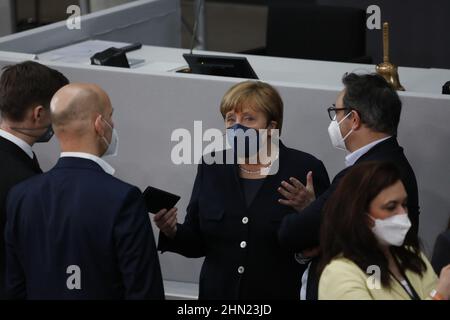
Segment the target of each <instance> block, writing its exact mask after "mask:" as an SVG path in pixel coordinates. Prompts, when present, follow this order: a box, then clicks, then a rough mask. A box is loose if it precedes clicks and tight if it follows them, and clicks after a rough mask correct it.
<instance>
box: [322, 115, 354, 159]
mask: <svg viewBox="0 0 450 320" xmlns="http://www.w3.org/2000/svg"><path fill="white" fill-rule="evenodd" d="M350 114H351V112H349V113H348V114H347V115H346V116H345V117H344V118H342V120H341V121H339V122H337V120H336V118H335V119H334V120H333V121H331V123H330V125H329V126H328V134H329V135H330V139H331V143H332V144H333V147H335V148H337V149H340V150H344V151H345V150H347V148H346V147H345V139H347V138H348V136H349V135H350V134H351V133H352V132H353V128H352V129H351V130H350V131H349V132H348V133H347V135H346V136H345V137H342V133H341V129H340V128H339V126H340V124H341V123H342V121H344V120H345V119H347V118H348V117H349V116H350Z"/></svg>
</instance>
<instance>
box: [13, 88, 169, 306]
mask: <svg viewBox="0 0 450 320" xmlns="http://www.w3.org/2000/svg"><path fill="white" fill-rule="evenodd" d="M112 112H113V110H112V107H111V102H110V100H109V98H108V96H107V94H106V93H105V92H104V91H103V90H102V89H100V88H99V87H97V86H95V85H89V84H72V85H67V86H65V87H64V88H62V89H61V90H59V91H58V92H57V93H56V94H55V96H54V97H53V99H52V102H51V116H52V122H53V127H54V130H55V134H56V136H57V138H58V140H59V142H60V145H61V149H62V153H61V158H60V159H59V161H58V163H57V164H56V166H55V167H54V168H52V169H51V170H50V171H49V172H47V173H45V174H42V175H40V176H37V177H33V178H31V179H29V180H27V181H25V182H22V183H20V184H18V185H16V186H15V187H14V188H13V189H12V190H11V192H10V194H9V196H8V200H7V223H6V232H5V233H6V262H7V267H6V287H7V290H8V293H9V294H10V296H11V297H12V298H16V299H24V298H26V299H163V298H164V289H163V284H162V277H161V270H160V265H159V260H158V256H157V252H156V246H155V239H154V237H153V231H152V228H151V223H150V219H149V216H148V213H147V210H146V208H145V204H144V201H143V198H142V194H141V192H140V191H139V189H138V188H136V187H134V186H132V185H129V184H127V183H125V182H122V181H121V180H119V179H117V178H114V177H113V176H112V174H113V173H114V169H113V168H112V167H111V166H110V165H109V164H108V163H107V162H106V161H105V160H103V159H102V158H100V157H102V156H104V155H114V154H116V153H117V146H118V144H117V143H118V138H117V133H116V131H115V129H114V123H113V122H112Z"/></svg>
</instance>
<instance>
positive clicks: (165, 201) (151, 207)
mask: <svg viewBox="0 0 450 320" xmlns="http://www.w3.org/2000/svg"><path fill="white" fill-rule="evenodd" d="M143 195H144V199H145V203H146V205H147V209H148V211H149V212H151V213H153V214H155V213H158V211H160V210H162V209H167V210H170V209H172V208H173V207H175V205H176V204H177V202H178V201H179V200H180V199H181V197H180V196H177V195H176V194H173V193H170V192H167V191H164V190H161V189H157V188H154V187H150V186H149V187H147V189H145V191H144V194H143Z"/></svg>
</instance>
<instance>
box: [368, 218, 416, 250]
mask: <svg viewBox="0 0 450 320" xmlns="http://www.w3.org/2000/svg"><path fill="white" fill-rule="evenodd" d="M369 217H370V218H372V220H373V221H374V222H375V225H374V226H373V227H372V232H373V233H374V235H375V237H376V238H377V240H378V242H379V243H380V244H381V245H389V246H396V247H400V246H401V245H403V242H404V241H405V237H406V234H407V233H408V231H409V229H410V228H411V221H410V220H409V218H408V214H406V213H402V214H396V215H394V216H392V217H389V218H386V219H375V218H373V217H372V216H370V215H369Z"/></svg>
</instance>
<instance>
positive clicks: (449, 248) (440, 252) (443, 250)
mask: <svg viewBox="0 0 450 320" xmlns="http://www.w3.org/2000/svg"><path fill="white" fill-rule="evenodd" d="M431 264H432V265H433V268H434V271H435V272H436V274H437V275H438V276H439V274H440V273H441V270H442V268H443V267H445V266H446V265H448V264H450V230H447V231H445V232H443V233H441V234H440V235H439V236H438V237H437V239H436V243H435V244H434V250H433V258H432V259H431Z"/></svg>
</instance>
